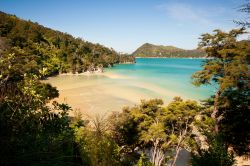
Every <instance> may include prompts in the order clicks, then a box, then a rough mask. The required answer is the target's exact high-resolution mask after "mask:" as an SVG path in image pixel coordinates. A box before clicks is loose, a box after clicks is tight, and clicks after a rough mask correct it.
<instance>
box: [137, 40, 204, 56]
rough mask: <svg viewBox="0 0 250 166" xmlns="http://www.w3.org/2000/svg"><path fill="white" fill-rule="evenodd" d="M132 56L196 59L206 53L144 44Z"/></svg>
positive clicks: (198, 50) (199, 50)
mask: <svg viewBox="0 0 250 166" xmlns="http://www.w3.org/2000/svg"><path fill="white" fill-rule="evenodd" d="M132 55H134V56H136V57H167V58H197V57H205V56H206V53H205V51H204V50H201V49H195V50H184V49H180V48H177V47H174V46H161V45H160V46H158V45H153V44H149V43H145V44H143V45H142V46H141V47H139V48H138V49H137V50H136V51H135V52H134V53H133V54H132Z"/></svg>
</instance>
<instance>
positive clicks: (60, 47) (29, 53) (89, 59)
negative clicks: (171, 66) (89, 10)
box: [0, 12, 134, 76]
mask: <svg viewBox="0 0 250 166" xmlns="http://www.w3.org/2000/svg"><path fill="white" fill-rule="evenodd" d="M1 43H2V44H1ZM0 44H1V45H0V46H1V47H0V53H1V56H4V55H8V54H13V53H14V54H13V55H14V56H17V57H19V58H20V59H23V58H25V60H28V59H29V61H30V63H29V64H30V66H29V68H26V67H27V66H24V69H26V70H27V69H32V70H35V71H36V70H40V71H44V72H43V74H44V76H51V75H54V74H58V73H66V72H72V73H76V72H78V73H81V72H84V71H87V70H90V71H92V70H97V67H98V65H102V66H103V67H108V66H109V65H111V66H112V65H113V64H116V63H123V62H131V63H134V57H133V56H127V55H120V54H118V53H117V52H115V51H114V50H113V49H109V48H106V47H104V46H102V45H100V44H92V43H90V42H87V41H84V40H82V39H79V38H74V37H73V36H71V35H69V34H66V33H62V32H59V31H55V30H52V29H49V28H46V27H43V26H41V25H39V24H37V23H32V22H30V21H25V20H21V19H19V18H17V17H15V16H12V15H8V14H5V13H3V12H0ZM20 64H21V65H22V64H23V63H22V62H20ZM45 69H46V72H45ZM35 71H33V72H35Z"/></svg>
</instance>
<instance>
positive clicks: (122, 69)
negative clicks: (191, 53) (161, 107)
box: [107, 58, 214, 100]
mask: <svg viewBox="0 0 250 166" xmlns="http://www.w3.org/2000/svg"><path fill="white" fill-rule="evenodd" d="M203 62H204V59H186V58H182V59H180V58H137V59H136V63H135V64H119V65H115V66H114V67H113V68H111V69H108V70H107V71H108V72H112V73H115V74H119V75H124V76H127V77H129V78H133V79H134V81H135V80H136V81H139V82H144V83H150V84H153V85H155V86H158V87H161V88H164V89H167V90H169V91H172V92H175V93H178V94H181V96H183V97H185V98H190V99H196V100H199V99H205V98H207V97H209V96H211V95H212V94H213V93H214V91H213V88H212V87H210V86H202V87H195V86H194V85H193V84H192V80H191V76H192V74H193V73H195V72H196V71H198V70H201V69H202V68H201V65H202V64H203ZM129 81H130V80H124V83H126V84H128V85H129V84H131V83H130V82H129ZM142 90H145V91H146V90H147V89H142ZM152 93H153V92H152ZM155 95H156V96H157V94H155ZM161 97H163V98H164V96H161Z"/></svg>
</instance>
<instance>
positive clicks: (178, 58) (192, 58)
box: [135, 57, 212, 59]
mask: <svg viewBox="0 0 250 166" xmlns="http://www.w3.org/2000/svg"><path fill="white" fill-rule="evenodd" d="M135 58H138V59H141V58H145V59H153V58H157V59H160V58H162V59H212V58H208V57H195V58H193V57H135Z"/></svg>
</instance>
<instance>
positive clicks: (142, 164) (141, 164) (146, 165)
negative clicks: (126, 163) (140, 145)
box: [134, 153, 153, 166]
mask: <svg viewBox="0 0 250 166" xmlns="http://www.w3.org/2000/svg"><path fill="white" fill-rule="evenodd" d="M134 166H153V165H152V164H151V163H150V162H149V161H148V159H147V158H146V157H145V155H144V153H142V154H141V157H140V159H139V160H138V162H137V163H136V164H135V165H134Z"/></svg>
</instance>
